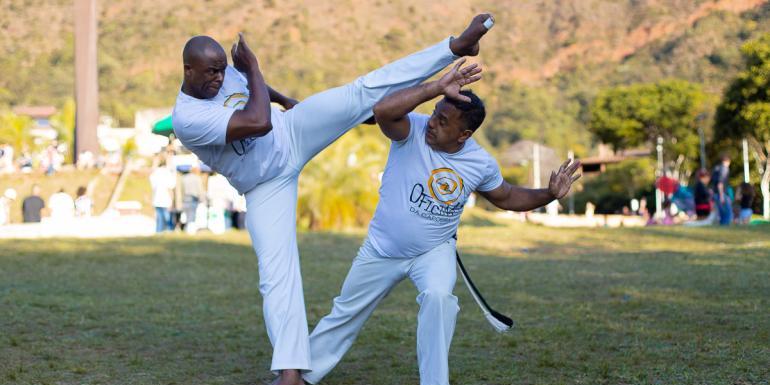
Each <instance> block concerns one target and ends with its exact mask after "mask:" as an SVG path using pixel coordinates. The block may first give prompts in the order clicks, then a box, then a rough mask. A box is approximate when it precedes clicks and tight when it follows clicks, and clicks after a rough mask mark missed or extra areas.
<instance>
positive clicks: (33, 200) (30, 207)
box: [21, 184, 45, 223]
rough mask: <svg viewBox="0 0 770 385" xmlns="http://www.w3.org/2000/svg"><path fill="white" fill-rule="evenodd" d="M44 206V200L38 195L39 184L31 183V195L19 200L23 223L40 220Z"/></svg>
mask: <svg viewBox="0 0 770 385" xmlns="http://www.w3.org/2000/svg"><path fill="white" fill-rule="evenodd" d="M44 208H45V202H44V201H43V198H41V197H40V186H38V185H36V184H34V185H32V195H30V196H28V197H26V198H24V200H23V201H22V202H21V216H22V220H23V221H24V223H36V222H40V218H41V212H42V211H43V209H44Z"/></svg>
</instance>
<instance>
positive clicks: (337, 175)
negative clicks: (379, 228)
mask: <svg viewBox="0 0 770 385" xmlns="http://www.w3.org/2000/svg"><path fill="white" fill-rule="evenodd" d="M373 131H374V130H372V128H371V127H368V126H367V127H363V128H356V129H354V130H353V131H351V132H349V133H347V134H345V135H344V136H343V137H342V138H340V140H339V141H338V142H337V143H335V144H334V145H332V146H330V147H329V148H327V149H326V150H324V152H322V153H321V154H320V155H319V156H318V157H317V158H316V159H315V160H313V161H311V162H310V163H309V164H308V165H307V167H305V170H304V171H303V172H302V175H301V177H300V181H299V203H298V214H297V215H298V217H299V221H300V225H301V226H303V227H306V228H310V229H314V230H321V229H324V230H328V229H342V228H350V227H356V226H364V225H366V224H367V223H368V222H369V220H370V219H371V217H372V214H373V213H374V209H375V207H376V206H377V200H378V189H379V185H380V183H379V177H380V173H381V172H382V170H383V168H384V167H385V157H386V152H387V140H386V139H385V138H383V137H382V136H381V135H379V132H377V133H375V132H373Z"/></svg>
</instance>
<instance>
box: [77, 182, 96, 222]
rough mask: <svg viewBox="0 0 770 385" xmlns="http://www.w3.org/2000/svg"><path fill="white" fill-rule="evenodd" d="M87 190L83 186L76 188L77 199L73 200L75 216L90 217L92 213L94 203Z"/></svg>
mask: <svg viewBox="0 0 770 385" xmlns="http://www.w3.org/2000/svg"><path fill="white" fill-rule="evenodd" d="M87 192H88V190H87V189H86V187H85V186H80V187H78V192H77V197H76V198H75V216H77V217H90V216H91V212H92V211H93V207H94V202H93V201H92V200H91V197H89V196H88V193H87Z"/></svg>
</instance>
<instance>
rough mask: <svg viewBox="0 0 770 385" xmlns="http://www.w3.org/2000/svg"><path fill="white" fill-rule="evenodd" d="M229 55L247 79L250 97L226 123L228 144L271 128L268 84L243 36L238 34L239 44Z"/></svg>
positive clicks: (260, 133) (234, 46) (261, 133)
mask: <svg viewBox="0 0 770 385" xmlns="http://www.w3.org/2000/svg"><path fill="white" fill-rule="evenodd" d="M230 53H231V55H232V57H233V65H234V66H235V69H237V70H238V71H240V72H241V73H243V74H244V75H245V76H246V81H247V82H248V87H249V93H250V95H249V101H248V102H246V105H245V106H244V108H243V109H242V110H238V111H235V112H234V113H233V115H232V116H231V117H230V121H229V122H228V123H227V136H226V137H225V141H226V142H227V143H230V142H232V141H234V140H239V139H243V138H248V137H252V136H263V135H265V134H267V133H268V132H270V130H272V129H273V124H272V123H271V121H270V96H269V93H268V90H267V85H266V84H265V79H264V78H263V77H262V72H261V71H260V70H259V63H258V62H257V57H256V56H254V53H253V52H251V49H250V48H249V46H248V45H247V44H246V41H245V40H244V39H243V35H242V34H238V43H236V44H233V48H232V49H231V51H230Z"/></svg>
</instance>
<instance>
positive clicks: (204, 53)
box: [182, 36, 227, 99]
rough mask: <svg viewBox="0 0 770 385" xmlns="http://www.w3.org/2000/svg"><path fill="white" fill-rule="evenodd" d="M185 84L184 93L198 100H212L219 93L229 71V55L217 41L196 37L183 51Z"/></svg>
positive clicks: (183, 84) (205, 37)
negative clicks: (227, 70) (226, 70)
mask: <svg viewBox="0 0 770 385" xmlns="http://www.w3.org/2000/svg"><path fill="white" fill-rule="evenodd" d="M182 63H183V64H184V82H183V83H182V92H184V93H185V94H187V95H190V96H192V97H195V98H198V99H211V98H213V97H215V96H216V95H217V93H219V89H220V88H221V87H222V83H223V82H224V78H225V69H227V55H226V54H225V50H224V48H222V46H221V45H220V44H219V43H217V41H216V40H214V39H212V38H211V37H208V36H195V37H193V38H191V39H190V40H188V41H187V44H185V45H184V49H183V50H182Z"/></svg>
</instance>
